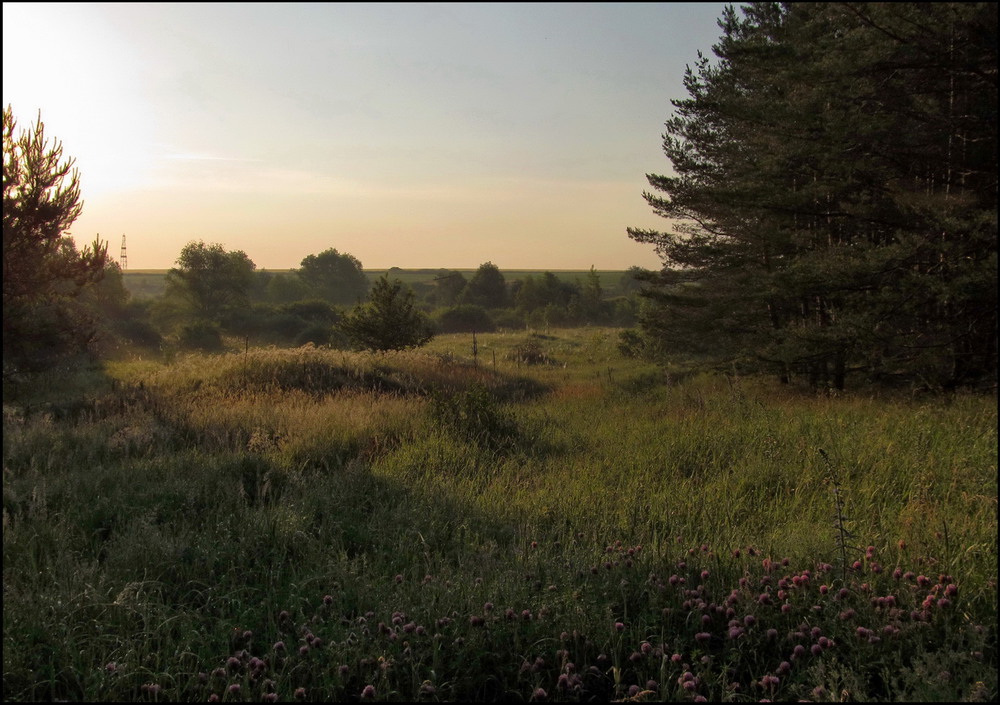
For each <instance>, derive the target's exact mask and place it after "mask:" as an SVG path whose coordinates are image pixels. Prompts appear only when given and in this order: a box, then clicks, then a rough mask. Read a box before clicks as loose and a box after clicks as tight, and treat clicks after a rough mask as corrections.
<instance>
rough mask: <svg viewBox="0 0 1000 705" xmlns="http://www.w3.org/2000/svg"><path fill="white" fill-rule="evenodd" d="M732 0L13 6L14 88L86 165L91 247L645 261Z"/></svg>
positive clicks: (457, 260) (264, 254)
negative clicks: (656, 176)
mask: <svg viewBox="0 0 1000 705" xmlns="http://www.w3.org/2000/svg"><path fill="white" fill-rule="evenodd" d="M722 9H723V4H721V3H664V4H623V3H615V4H572V3H558V4H451V3H448V4H440V5H437V4H428V5H423V4H413V3H410V4H356V5H355V4H340V3H337V4H291V3H281V4H254V3H247V4H218V5H213V4H202V3H198V4H127V3H126V4H117V3H116V4H88V3H73V4H66V5H63V4H42V3H26V4H18V3H6V2H5V3H4V4H3V104H4V105H5V106H6V105H7V104H11V105H12V106H13V109H14V114H15V116H16V117H17V118H18V122H19V125H20V126H22V127H23V126H27V125H28V124H30V123H33V121H34V119H35V117H36V116H37V114H38V111H39V110H40V111H41V116H42V120H43V121H44V122H45V129H46V134H47V135H48V136H49V137H52V138H57V139H60V140H61V141H62V142H63V147H64V150H65V154H66V155H69V156H73V157H75V158H76V160H77V166H78V168H79V170H80V173H81V185H82V191H83V199H84V209H83V215H82V216H81V217H80V219H79V220H78V221H77V222H76V224H75V225H74V226H73V229H72V234H73V235H74V237H75V239H76V241H77V243H78V244H83V243H85V242H90V241H91V240H93V238H94V236H95V235H96V234H98V233H100V235H101V237H102V238H103V239H106V240H108V241H110V244H111V247H110V250H111V252H112V253H113V254H114V255H115V256H117V255H118V252H119V248H120V245H121V237H122V234H123V233H124V234H126V235H127V237H128V264H129V267H130V269H143V268H156V269H166V268H168V267H171V266H173V264H174V262H175V260H176V259H177V256H178V254H179V253H180V249H181V248H182V247H183V246H184V244H185V243H187V242H189V241H191V240H204V241H206V242H209V243H212V242H219V243H222V244H223V245H224V246H225V247H226V248H227V249H231V250H237V249H238V250H243V251H244V252H246V253H247V254H248V255H249V256H250V258H251V259H252V260H254V262H256V263H257V266H258V267H260V268H266V269H283V268H291V267H297V266H298V265H299V262H301V260H302V259H303V257H305V256H307V255H309V254H315V253H318V252H321V251H323V250H325V249H327V248H330V247H335V248H337V249H338V250H340V251H341V252H349V253H351V254H353V255H355V256H356V257H358V259H360V260H361V262H362V263H363V264H364V266H365V267H366V268H370V269H379V268H387V267H390V266H397V267H403V268H412V267H453V268H467V267H477V266H478V265H479V264H481V263H483V262H486V261H492V262H493V263H494V264H496V265H497V266H499V267H501V268H502V269H586V268H588V267H590V266H591V265H595V266H596V267H597V268H598V269H624V268H626V267H629V266H631V265H640V266H644V267H650V268H654V267H657V266H658V265H659V261H658V259H657V258H656V256H655V254H654V253H653V251H652V248H651V247H650V246H648V245H639V244H637V243H634V242H632V241H631V240H630V239H629V238H628V235H627V234H626V232H625V228H626V227H628V226H636V227H654V228H662V227H665V226H667V223H666V221H664V220H662V219H660V218H658V217H656V216H655V215H654V214H653V213H652V211H651V210H650V209H649V207H648V206H647V205H646V203H645V201H643V199H642V191H643V190H644V189H646V188H647V182H646V178H645V174H646V173H648V172H654V173H666V172H669V169H670V167H669V162H668V161H667V159H666V157H665V156H664V155H663V152H662V151H661V141H662V133H663V123H664V122H665V121H666V119H667V118H668V117H669V116H670V112H671V105H670V99H671V98H682V97H685V93H684V90H683V87H682V78H683V74H684V68H685V65H686V64H689V63H694V61H695V60H696V59H697V52H698V50H702V51H703V52H705V53H706V54H711V46H712V44H714V43H715V42H716V41H717V39H718V37H719V34H720V30H719V28H718V25H717V24H716V19H717V18H718V17H719V16H720V14H721V12H722Z"/></svg>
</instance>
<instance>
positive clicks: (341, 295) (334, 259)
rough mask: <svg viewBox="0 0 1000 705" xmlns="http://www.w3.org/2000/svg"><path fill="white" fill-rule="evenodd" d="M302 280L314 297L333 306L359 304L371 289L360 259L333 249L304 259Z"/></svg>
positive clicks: (300, 274)
mask: <svg viewBox="0 0 1000 705" xmlns="http://www.w3.org/2000/svg"><path fill="white" fill-rule="evenodd" d="M299 277H300V278H301V279H302V281H303V282H305V283H306V286H308V287H309V288H310V289H311V291H312V294H313V295H314V296H317V297H319V298H321V299H325V300H326V301H329V302H330V303H334V304H356V303H358V302H359V301H362V300H363V299H364V298H365V297H366V296H367V295H368V289H369V286H370V284H369V282H368V277H366V276H365V273H364V270H363V268H362V267H361V262H360V261H359V260H358V258H357V257H354V256H353V255H349V254H347V253H346V252H345V253H343V254H341V253H340V252H337V250H335V249H333V248H331V249H329V250H325V251H323V252H320V253H319V254H318V255H309V256H308V257H306V258H305V259H303V260H302V264H301V268H300V269H299Z"/></svg>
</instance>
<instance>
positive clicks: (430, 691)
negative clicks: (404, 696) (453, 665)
mask: <svg viewBox="0 0 1000 705" xmlns="http://www.w3.org/2000/svg"><path fill="white" fill-rule="evenodd" d="M420 692H421V693H422V694H424V695H434V693H435V692H437V688H435V687H434V684H433V683H431V682H430V681H424V682H423V683H421V684H420Z"/></svg>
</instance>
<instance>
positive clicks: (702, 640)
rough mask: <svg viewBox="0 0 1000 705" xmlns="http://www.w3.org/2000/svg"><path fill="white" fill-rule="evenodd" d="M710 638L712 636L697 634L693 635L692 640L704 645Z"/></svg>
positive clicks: (703, 633) (704, 633) (706, 633)
mask: <svg viewBox="0 0 1000 705" xmlns="http://www.w3.org/2000/svg"><path fill="white" fill-rule="evenodd" d="M711 638H712V635H711V634H709V633H708V632H698V633H697V634H695V635H694V640H695V641H697V642H698V643H699V644H704V643H706V642H707V641H708V640H709V639H711Z"/></svg>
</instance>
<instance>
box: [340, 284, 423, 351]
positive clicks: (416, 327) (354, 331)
mask: <svg viewBox="0 0 1000 705" xmlns="http://www.w3.org/2000/svg"><path fill="white" fill-rule="evenodd" d="M415 299H416V297H415V296H414V294H413V291H412V290H410V289H408V288H404V287H403V283H402V282H401V281H399V280H398V279H396V280H393V281H391V282H390V281H389V277H388V276H383V277H380V278H379V279H378V281H376V282H375V285H374V286H373V287H372V290H371V294H370V296H369V300H368V302H367V303H364V304H359V305H358V306H357V307H356V308H355V309H354V310H353V311H351V313H349V314H348V315H347V316H346V317H345V318H344V319H343V320H342V321H341V323H340V330H341V331H342V332H343V333H344V334H345V335H346V336H347V338H348V339H349V340H350V341H351V342H352V343H353V344H354V345H355V346H356V347H358V348H362V349H365V350H405V349H407V348H416V347H420V346H421V345H424V344H426V343H427V342H428V341H430V339H431V338H432V337H434V334H433V331H432V330H431V327H430V324H429V322H428V320H427V317H426V316H425V315H424V314H423V313H422V312H421V311H419V310H417V308H416V306H415V303H414V302H415Z"/></svg>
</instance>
